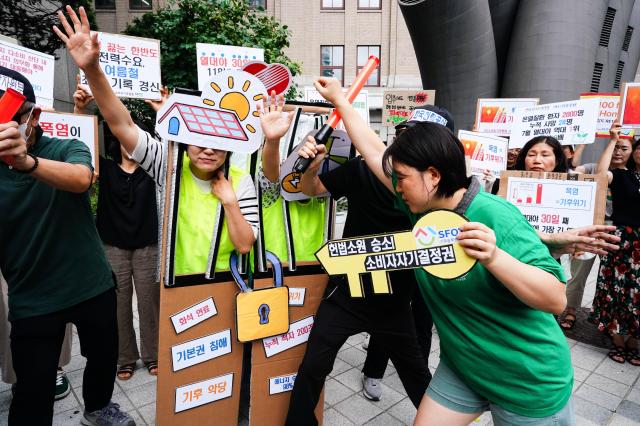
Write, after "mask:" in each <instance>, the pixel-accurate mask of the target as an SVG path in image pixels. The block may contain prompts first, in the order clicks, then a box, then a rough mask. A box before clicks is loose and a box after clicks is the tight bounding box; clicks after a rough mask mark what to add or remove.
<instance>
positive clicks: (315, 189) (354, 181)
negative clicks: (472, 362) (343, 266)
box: [286, 156, 431, 425]
mask: <svg viewBox="0 0 640 426" xmlns="http://www.w3.org/2000/svg"><path fill="white" fill-rule="evenodd" d="M321 157H322V156H318V157H316V160H315V161H313V162H312V163H311V165H310V166H309V169H308V170H307V172H306V173H305V174H304V175H303V178H302V181H301V185H302V191H303V192H304V193H305V194H307V195H311V196H313V195H317V194H322V193H325V192H327V191H328V192H330V193H331V195H332V196H333V197H334V198H340V197H343V196H346V197H347V199H348V202H349V211H348V213H347V219H346V223H345V227H344V233H343V236H344V237H345V238H348V237H355V236H362V235H371V234H376V233H383V232H394V231H405V230H408V229H411V224H410V223H409V220H408V219H407V218H406V217H405V216H403V214H402V213H401V212H399V211H396V210H394V207H393V203H394V199H393V195H392V194H391V193H390V192H389V191H388V190H387V189H386V188H385V187H384V185H383V184H382V183H381V182H380V181H379V180H378V179H377V178H376V177H375V176H374V174H373V173H372V172H371V171H370V170H369V168H368V167H367V166H366V164H365V162H364V160H363V159H362V157H356V158H354V159H353V160H350V161H349V162H347V163H346V164H344V165H342V166H340V167H338V168H336V169H335V170H332V171H330V172H327V173H324V174H322V175H320V176H317V175H316V173H317V170H318V167H319V166H320V164H321V160H322V158H321ZM389 277H390V284H391V287H392V293H391V294H374V293H373V292H372V287H371V278H370V276H363V277H362V284H363V293H364V298H352V297H351V295H350V294H349V289H348V286H347V284H346V282H344V279H343V278H341V277H332V278H331V279H330V284H329V286H328V288H327V291H326V294H325V297H324V299H323V300H322V302H321V303H320V307H319V308H318V312H317V314H316V318H315V323H314V327H313V330H312V331H311V336H310V337H309V341H308V343H307V350H306V352H305V355H304V359H303V361H302V364H301V365H300V368H299V370H298V375H297V376H296V381H295V384H294V388H293V392H292V395H291V402H290V404H289V413H288V415H287V421H286V424H287V425H313V424H317V420H316V418H315V416H314V409H315V406H316V405H317V403H318V399H319V397H320V392H321V390H322V387H323V386H324V382H325V379H326V376H327V375H328V374H329V372H330V371H331V370H332V368H333V363H334V361H335V358H336V355H337V354H338V351H339V349H340V347H341V346H342V345H343V344H344V342H345V341H346V340H347V338H349V337H350V336H352V335H354V334H358V333H360V332H363V331H366V332H368V333H370V334H371V335H372V342H373V341H375V342H376V344H377V345H379V347H380V349H382V350H383V351H384V352H386V353H388V354H389V356H390V358H391V361H392V362H393V364H394V366H395V368H396V370H397V372H398V375H399V377H400V380H401V381H402V384H403V385H404V387H405V390H406V391H407V394H408V395H409V397H410V399H411V401H412V402H413V404H414V405H415V406H416V407H417V406H418V405H419V404H420V401H421V399H422V397H423V395H424V392H425V390H426V388H427V385H428V384H429V381H430V379H431V374H430V372H429V370H428V368H427V364H426V359H425V358H424V357H423V354H422V352H421V350H420V347H419V345H418V340H417V338H416V331H415V325H414V318H413V313H412V310H411V298H412V296H413V294H414V291H415V289H416V281H415V277H414V275H413V271H410V270H406V271H395V272H391V273H390V274H389Z"/></svg>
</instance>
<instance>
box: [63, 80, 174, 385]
mask: <svg viewBox="0 0 640 426" xmlns="http://www.w3.org/2000/svg"><path fill="white" fill-rule="evenodd" d="M79 77H80V76H78V78H77V81H78V85H77V87H76V91H75V93H74V95H73V100H74V112H75V113H85V108H86V106H87V104H88V103H89V102H90V101H91V100H92V99H93V97H92V96H91V95H89V92H88V89H87V88H86V86H84V85H82V84H80V78H79ZM165 95H166V94H165ZM104 129H105V132H104V133H105V146H106V150H107V155H108V156H109V158H104V157H102V156H101V157H100V169H99V170H100V192H99V193H98V209H97V215H96V227H97V229H98V234H99V235H100V239H101V240H102V242H103V244H104V249H105V253H106V254H107V258H108V260H109V263H110V264H111V268H112V269H113V273H114V275H115V277H116V280H117V286H118V287H117V288H118V292H117V306H118V310H117V316H118V366H119V367H118V371H117V376H118V379H120V380H129V379H130V378H131V377H132V376H133V373H134V371H135V368H136V362H137V361H138V359H142V362H143V363H144V364H145V366H146V367H147V371H148V372H149V374H151V375H154V376H155V375H157V374H158V318H159V315H160V287H159V284H158V282H157V281H156V272H157V265H158V207H157V201H156V197H157V190H156V185H155V182H154V181H153V179H152V178H151V177H150V176H149V175H148V174H147V173H146V172H145V171H144V170H143V169H142V168H141V167H139V166H138V164H137V163H136V162H135V161H133V160H131V159H129V156H128V154H127V153H126V151H125V150H124V149H123V148H122V146H121V145H120V141H118V139H116V138H115V136H113V134H112V133H111V131H110V129H109V127H108V126H107V125H106V123H105V128H104ZM134 283H135V290H136V296H137V299H138V317H139V319H140V352H139V351H138V344H137V342H136V332H135V329H134V327H133V311H132V298H133V287H134Z"/></svg>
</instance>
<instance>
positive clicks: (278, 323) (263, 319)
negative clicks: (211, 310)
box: [229, 252, 289, 342]
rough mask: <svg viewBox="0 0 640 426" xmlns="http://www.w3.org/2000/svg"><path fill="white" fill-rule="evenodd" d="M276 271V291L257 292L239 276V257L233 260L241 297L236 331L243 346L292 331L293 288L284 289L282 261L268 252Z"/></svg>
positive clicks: (237, 312) (231, 259)
mask: <svg viewBox="0 0 640 426" xmlns="http://www.w3.org/2000/svg"><path fill="white" fill-rule="evenodd" d="M266 258H267V261H269V263H271V268H272V269H273V280H274V287H270V288H262V289H258V290H253V289H251V288H249V287H248V286H247V284H246V283H245V281H244V279H243V278H242V277H241V276H240V273H239V272H238V256H237V254H236V253H232V255H231V258H230V259H229V266H230V269H231V275H233V279H234V280H235V282H236V284H238V287H240V293H238V294H237V295H236V331H237V333H238V340H239V341H240V342H250V341H252V340H258V339H263V338H265V337H271V336H275V335H278V334H283V333H286V332H288V331H289V288H288V287H287V286H285V285H283V284H282V283H283V276H282V264H281V263H280V259H278V257H277V256H276V255H275V254H273V253H271V252H266Z"/></svg>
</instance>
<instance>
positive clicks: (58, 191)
mask: <svg viewBox="0 0 640 426" xmlns="http://www.w3.org/2000/svg"><path fill="white" fill-rule="evenodd" d="M0 75H2V80H6V79H10V80H11V81H13V82H15V83H16V84H15V85H14V87H18V88H20V89H21V90H22V93H23V95H24V96H25V97H26V102H25V104H23V106H22V108H21V109H20V110H19V111H18V113H17V114H16V115H15V117H14V118H13V119H12V120H11V121H10V122H9V123H5V124H0V157H4V156H8V155H11V156H13V164H12V166H11V167H9V166H8V165H7V164H5V163H4V162H2V161H0V211H2V225H1V226H0V269H1V270H2V273H3V274H4V276H5V279H6V281H7V285H8V293H9V321H10V322H11V355H12V359H13V367H14V369H15V373H16V378H17V383H16V388H15V395H14V397H13V400H12V402H11V408H10V410H9V424H10V425H32V424H33V425H36V424H37V425H41V424H51V421H52V418H53V402H54V394H55V386H56V383H55V381H56V371H57V367H58V359H59V356H60V348H61V346H62V342H63V339H64V334H65V329H66V325H67V323H73V324H75V326H76V329H77V330H78V337H79V339H80V344H81V347H82V355H83V356H84V357H86V359H87V364H86V367H85V369H84V381H83V388H82V391H83V398H84V404H85V411H84V415H83V419H84V421H85V422H87V424H118V425H133V424H135V423H134V421H133V419H132V418H131V417H130V416H129V415H128V414H126V413H124V412H123V411H121V410H120V408H119V405H118V404H115V403H113V402H111V396H112V394H113V386H114V379H115V373H116V362H117V357H118V328H117V327H118V325H117V320H116V292H115V288H114V281H113V278H112V272H111V267H110V266H109V263H108V261H107V259H106V256H105V254H104V250H103V248H102V244H101V243H100V238H99V236H98V232H97V231H96V228H95V224H94V221H93V216H92V214H91V209H90V206H89V195H88V189H89V186H90V185H91V181H92V175H93V168H92V163H91V154H90V152H89V149H88V148H87V146H86V145H85V144H83V143H82V142H80V141H78V140H71V139H57V138H49V137H47V136H44V135H43V132H42V129H40V127H39V125H38V123H39V121H38V120H39V115H40V109H39V108H37V107H36V105H35V95H34V91H33V88H32V86H31V83H30V82H29V80H27V79H26V78H25V77H24V76H23V75H21V74H19V73H17V72H15V71H11V70H8V69H6V68H3V67H0Z"/></svg>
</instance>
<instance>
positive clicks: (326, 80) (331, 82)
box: [313, 77, 346, 105]
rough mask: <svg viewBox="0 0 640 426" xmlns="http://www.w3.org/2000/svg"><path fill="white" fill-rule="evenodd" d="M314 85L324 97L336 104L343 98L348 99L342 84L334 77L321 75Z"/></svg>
mask: <svg viewBox="0 0 640 426" xmlns="http://www.w3.org/2000/svg"><path fill="white" fill-rule="evenodd" d="M313 85H314V86H315V88H316V90H317V91H318V92H319V93H320V94H321V95H322V97H323V98H325V99H326V100H328V101H329V102H331V103H332V104H334V105H336V104H337V103H338V101H340V100H342V99H343V98H344V99H346V97H345V95H344V92H343V91H342V85H341V84H340V82H339V81H338V80H337V79H335V78H333V77H319V78H318V79H317V80H316V81H314V82H313Z"/></svg>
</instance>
